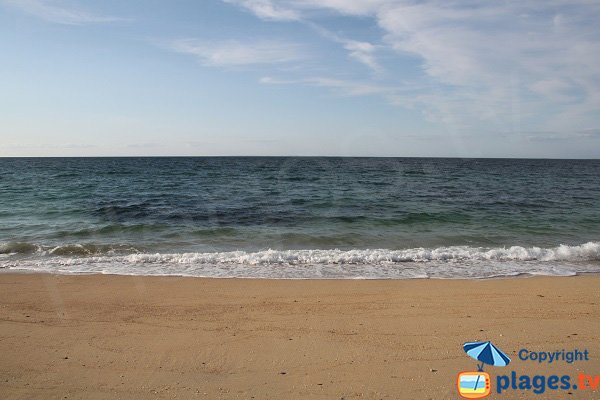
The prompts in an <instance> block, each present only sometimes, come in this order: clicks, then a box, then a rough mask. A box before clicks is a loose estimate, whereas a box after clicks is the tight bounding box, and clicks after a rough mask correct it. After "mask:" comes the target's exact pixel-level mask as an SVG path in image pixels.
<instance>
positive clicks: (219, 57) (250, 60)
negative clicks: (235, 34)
mask: <svg viewBox="0 0 600 400" xmlns="http://www.w3.org/2000/svg"><path fill="white" fill-rule="evenodd" d="M167 47H168V48H169V49H170V50H172V51H174V52H177V53H182V54H187V55H191V56H194V57H195V58H196V59H197V60H198V61H199V62H200V63H201V64H202V65H205V66H221V67H233V66H250V65H259V64H284V63H290V62H293V61H298V60H302V59H304V58H305V57H306V55H305V54H304V51H303V49H302V47H301V46H299V45H297V44H294V43H286V42H280V41H245V42H241V41H236V40H229V41H205V40H201V39H179V40H175V41H172V42H170V43H169V44H168V45H167Z"/></svg>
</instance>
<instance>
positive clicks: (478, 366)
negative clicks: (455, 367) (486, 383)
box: [473, 361, 483, 390]
mask: <svg viewBox="0 0 600 400" xmlns="http://www.w3.org/2000/svg"><path fill="white" fill-rule="evenodd" d="M477 371H478V372H483V361H482V362H481V365H477ZM480 377H481V375H477V380H476V381H475V386H474V387H473V390H477V385H478V384H479V378H480Z"/></svg>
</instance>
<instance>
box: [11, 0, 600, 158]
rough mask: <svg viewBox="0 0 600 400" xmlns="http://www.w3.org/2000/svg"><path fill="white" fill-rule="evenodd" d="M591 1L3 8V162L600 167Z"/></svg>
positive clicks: (55, 0)
mask: <svg viewBox="0 0 600 400" xmlns="http://www.w3.org/2000/svg"><path fill="white" fill-rule="evenodd" d="M599 20H600V2H599V1H597V0H545V1H539V0H535V1H534V0H514V1H513V0H498V1H473V0H460V1H459V0H421V1H417V0H200V1H198V0H102V1H99V0H98V1H93V0H0V156H137V155H149V156H163V155H175V156H179V155H181V156H184V155H190V156H212V155H231V156H235V155H250V156H260V155H267V156H275V155H311V156H320V155H325V156H398V157H419V156H427V157H536V158H537V157H544V158H546V157H547V158H600V24H598V21H599Z"/></svg>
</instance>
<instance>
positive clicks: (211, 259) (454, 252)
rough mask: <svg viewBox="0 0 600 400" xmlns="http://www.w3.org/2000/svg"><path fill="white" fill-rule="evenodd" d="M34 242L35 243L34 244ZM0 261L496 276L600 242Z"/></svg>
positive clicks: (569, 269) (143, 271)
mask: <svg viewBox="0 0 600 400" xmlns="http://www.w3.org/2000/svg"><path fill="white" fill-rule="evenodd" d="M31 246H33V245H31ZM0 249H2V251H3V252H4V253H3V254H4V256H3V257H2V259H0V268H4V269H6V268H8V269H24V270H35V271H44V272H53V273H110V274H121V275H178V276H205V277H241V278H284V279H285V278H288V279H295V278H298V279H300V278H333V279H356V278H365V279H370V278H373V279H406V278H475V279H476V278H492V277H506V276H516V275H532V274H533V275H575V274H578V273H600V262H599V261H600V242H588V243H584V244H581V245H578V246H568V245H560V246H557V247H551V248H541V247H522V246H512V247H506V248H504V247H503V248H483V247H468V246H450V247H439V248H413V249H404V250H389V249H353V250H338V249H335V250H319V249H313V250H262V251H226V252H205V253H197V252H196V253H147V252H140V251H139V250H138V249H135V248H133V247H127V246H125V245H122V246H121V247H119V246H114V245H111V246H104V247H103V246H98V245H85V246H84V245H67V246H58V247H54V248H51V249H43V248H42V247H41V246H38V247H36V249H37V250H35V253H33V254H35V255H34V256H31V254H32V252H31V249H33V247H28V246H24V245H23V244H22V243H21V244H19V245H17V244H13V246H12V249H13V250H15V249H22V250H24V251H25V250H26V251H28V253H25V254H27V255H28V256H23V257H10V255H11V254H13V255H14V254H15V253H7V252H6V249H7V247H6V244H5V245H2V246H0Z"/></svg>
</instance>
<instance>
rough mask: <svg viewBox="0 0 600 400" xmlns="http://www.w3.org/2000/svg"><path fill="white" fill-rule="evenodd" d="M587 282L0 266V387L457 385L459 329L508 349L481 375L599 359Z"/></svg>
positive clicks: (400, 391) (232, 389)
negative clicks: (63, 271)
mask: <svg viewBox="0 0 600 400" xmlns="http://www.w3.org/2000/svg"><path fill="white" fill-rule="evenodd" d="M599 287H600V276H599V275H596V274H593V275H587V276H574V277H546V276H545V277H530V279H513V278H509V279H484V280H481V279H479V280H454V279H450V280H448V279H398V280H371V279H369V280H356V279H344V280H340V279H335V280H329V279H325V280H288V279H286V280H275V279H247V278H242V279H239V278H225V279H223V278H196V277H176V276H168V277H166V276H154V277H151V276H124V275H102V274H95V275H56V274H42V273H31V274H20V273H18V274H15V273H12V274H11V273H0V288H1V289H2V290H0V351H1V352H2V354H3V357H0V376H1V377H2V379H0V397H2V398H3V399H20V398H28V399H45V398H64V397H65V396H66V397H67V398H68V399H114V398H128V399H147V398H156V399H171V398H203V399H251V398H255V399H283V398H285V399H341V398H344V399H345V400H349V399H440V398H458V395H457V393H456V387H455V383H456V382H455V379H456V374H457V373H458V372H460V371H464V370H472V369H474V368H475V365H476V362H475V361H474V360H472V359H470V358H469V357H468V356H466V355H465V354H464V352H463V350H462V344H463V343H464V342H467V341H477V340H492V341H493V342H494V344H496V345H497V346H498V347H500V348H501V349H502V350H504V351H505V352H506V353H507V354H508V355H509V356H510V357H511V358H513V362H512V363H511V365H509V366H508V367H506V368H504V369H502V370H500V369H498V368H493V367H490V368H489V372H490V373H491V374H492V375H494V374H496V373H506V374H510V372H511V371H517V372H518V373H519V374H530V375H532V376H533V375H535V374H544V375H551V374H558V375H562V374H570V375H572V376H576V375H577V374H578V373H579V372H581V371H583V372H586V373H593V374H600V307H599V305H600V291H599V290H598V288H599ZM521 348H528V349H529V350H532V351H554V350H561V349H566V350H571V349H574V348H579V349H588V350H589V352H590V361H586V362H585V363H583V362H580V363H573V364H567V363H559V364H552V365H544V364H539V363H534V362H526V361H521V360H519V359H518V356H517V354H518V351H519V349H521ZM486 370H488V369H487V368H486ZM505 394H506V397H507V398H515V397H518V398H524V399H529V398H532V399H534V398H541V397H543V396H539V395H535V394H533V393H531V392H529V393H527V392H521V391H512V392H506V393H505ZM546 395H549V396H557V397H563V396H567V393H566V392H562V391H556V392H554V393H553V392H546ZM597 396H598V391H595V392H594V391H581V392H575V393H573V395H572V396H569V397H570V398H574V399H595V398H597ZM496 397H500V396H499V395H496V394H492V398H496Z"/></svg>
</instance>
